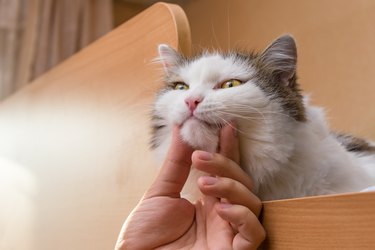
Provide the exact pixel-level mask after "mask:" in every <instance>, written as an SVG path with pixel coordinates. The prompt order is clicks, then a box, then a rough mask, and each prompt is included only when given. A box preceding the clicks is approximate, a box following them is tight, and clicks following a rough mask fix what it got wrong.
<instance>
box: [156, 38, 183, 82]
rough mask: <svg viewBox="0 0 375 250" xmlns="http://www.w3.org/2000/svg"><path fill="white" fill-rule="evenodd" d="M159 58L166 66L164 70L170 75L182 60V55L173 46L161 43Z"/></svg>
mask: <svg viewBox="0 0 375 250" xmlns="http://www.w3.org/2000/svg"><path fill="white" fill-rule="evenodd" d="M158 52H159V59H160V61H161V62H162V64H163V66H164V71H165V73H166V74H167V75H168V74H170V72H171V70H173V68H175V67H176V66H177V65H178V63H179V61H180V60H181V55H180V54H179V53H178V52H177V51H176V50H174V49H173V48H172V47H170V46H168V45H166V44H160V45H159V47H158Z"/></svg>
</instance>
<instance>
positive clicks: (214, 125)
mask: <svg viewBox="0 0 375 250" xmlns="http://www.w3.org/2000/svg"><path fill="white" fill-rule="evenodd" d="M187 122H198V123H200V124H203V125H205V126H206V127H208V128H210V129H217V128H220V125H219V124H213V123H209V122H207V121H204V120H201V119H199V118H197V117H195V116H190V117H188V118H186V119H185V121H183V122H182V125H184V124H185V123H187Z"/></svg>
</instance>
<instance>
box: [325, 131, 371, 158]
mask: <svg viewBox="0 0 375 250" xmlns="http://www.w3.org/2000/svg"><path fill="white" fill-rule="evenodd" d="M332 135H333V136H335V137H336V139H337V141H338V142H339V143H340V144H341V145H342V146H344V147H345V148H346V150H347V151H349V152H357V153H371V154H375V146H373V145H371V144H370V143H369V142H368V141H367V140H365V139H363V138H359V137H355V136H352V135H348V134H344V133H332Z"/></svg>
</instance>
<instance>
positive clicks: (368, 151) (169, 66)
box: [152, 35, 375, 200]
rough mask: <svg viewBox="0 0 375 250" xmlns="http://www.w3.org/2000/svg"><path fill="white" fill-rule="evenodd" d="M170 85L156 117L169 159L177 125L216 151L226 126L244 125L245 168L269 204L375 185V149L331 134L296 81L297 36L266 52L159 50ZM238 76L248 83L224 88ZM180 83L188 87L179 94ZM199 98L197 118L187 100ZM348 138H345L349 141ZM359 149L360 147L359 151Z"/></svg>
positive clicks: (161, 149)
mask: <svg viewBox="0 0 375 250" xmlns="http://www.w3.org/2000/svg"><path fill="white" fill-rule="evenodd" d="M159 54H160V59H161V61H162V63H163V65H164V69H165V75H166V77H165V82H166V87H165V88H164V89H163V90H161V92H160V93H159V95H158V97H157V100H156V103H155V107H154V112H153V118H152V126H153V139H152V145H153V148H154V149H155V150H156V151H157V154H158V155H159V157H161V158H164V156H165V154H166V151H167V149H168V147H169V145H170V141H171V133H172V127H173V125H174V124H178V125H181V126H182V129H181V134H182V137H183V139H184V140H185V141H186V142H187V143H189V144H190V145H192V146H193V147H194V148H196V149H202V150H207V151H210V152H214V151H215V150H216V148H217V144H218V132H219V129H220V127H222V126H223V125H225V124H227V123H228V122H230V121H232V120H234V121H235V122H236V124H237V126H238V136H239V140H240V154H241V167H242V168H243V169H244V170H245V171H246V172H247V173H248V174H249V175H250V176H251V178H252V179H253V181H254V184H255V185H254V187H255V188H254V192H255V193H256V194H257V195H258V196H259V197H260V198H261V199H262V200H271V199H283V198H292V197H302V196H310V195H321V194H332V193H342V192H352V191H360V190H362V189H364V188H366V187H368V186H371V185H374V183H375V154H374V152H375V146H374V145H373V144H371V142H367V141H365V140H362V141H360V140H359V141H357V143H362V146H363V147H362V148H357V150H353V145H352V146H351V149H352V150H350V147H348V145H350V143H352V144H353V143H354V144H355V143H356V140H357V139H356V138H352V139H350V137H345V136H342V135H341V136H340V135H337V134H333V133H331V132H330V130H329V128H328V126H327V123H326V120H325V117H324V112H323V110H322V109H321V108H318V107H313V106H311V105H310V104H309V103H308V100H307V98H304V97H303V96H302V94H301V92H300V90H299V85H298V83H297V77H296V62H297V52H296V45H295V41H294V39H293V38H292V37H291V36H289V35H285V36H282V37H280V38H278V39H277V40H275V41H274V42H273V43H272V44H271V45H270V46H269V47H268V48H267V49H266V50H265V51H264V52H262V53H260V54H256V53H238V52H233V53H227V54H222V53H217V52H216V53H208V52H206V53H203V54H202V55H199V56H197V57H194V58H186V57H184V56H183V55H181V54H179V53H177V52H176V51H175V50H173V49H172V48H170V47H168V46H167V45H160V46H159ZM230 79H238V80H241V81H242V82H243V84H241V85H239V86H236V87H232V88H227V89H220V88H218V86H219V84H220V83H223V82H224V81H227V80H230ZM178 82H183V83H186V85H188V86H189V89H188V90H175V89H174V86H175V85H176V83H178ZM189 98H190V100H191V99H193V100H197V102H196V103H197V106H196V109H195V110H194V113H193V116H191V112H190V110H189V107H188V104H187V101H186V100H188V99H189ZM345 139H346V141H345ZM354 148H355V147H354Z"/></svg>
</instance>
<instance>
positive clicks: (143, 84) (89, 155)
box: [0, 4, 190, 250]
mask: <svg viewBox="0 0 375 250" xmlns="http://www.w3.org/2000/svg"><path fill="white" fill-rule="evenodd" d="M160 43H168V44H170V45H171V46H173V47H175V48H178V49H180V50H181V51H183V52H184V53H187V54H188V53H189V50H190V30H189V25H188V22H187V19H186V16H185V14H184V12H183V11H182V10H181V9H180V8H179V7H178V6H175V5H167V4H156V5H154V6H153V7H151V8H149V9H147V10H146V11H144V12H143V13H141V14H140V15H138V16H136V17H135V18H133V19H131V20H130V21H128V22H127V23H125V24H124V25H122V26H120V27H119V28H117V29H116V30H114V31H113V32H110V33H109V34H108V35H106V36H105V37H103V38H102V39H100V40H98V41H97V42H95V43H94V44H92V45H91V46H89V47H88V48H86V49H84V50H82V51H81V52H79V53H78V54H77V55H75V56H73V57H72V58H70V59H68V60H66V61H65V62H63V63H62V64H60V65H59V66H58V67H56V68H54V69H53V70H51V71H50V72H48V73H46V74H45V75H43V76H42V77H40V78H39V79H37V80H36V81H35V82H33V83H32V84H30V85H29V86H27V87H25V88H24V89H22V90H21V91H19V92H18V93H16V94H15V95H13V96H11V97H10V98H9V99H7V100H5V101H4V102H3V103H1V105H0V138H1V140H0V207H1V209H0V249H25V250H34V249H35V250H44V249H45V250H49V249H64V250H65V249H112V248H113V247H114V244H115V241H116V238H117V234H118V232H119V229H120V227H121V225H122V223H123V221H124V219H125V218H126V217H127V215H128V213H129V211H130V210H131V209H132V208H133V207H134V206H135V205H136V203H137V201H138V200H139V199H140V197H141V196H142V194H143V192H144V190H145V188H146V187H147V186H148V185H149V183H150V182H151V180H152V178H153V176H154V174H155V172H156V169H157V166H155V160H154V157H153V155H152V154H151V153H150V150H148V140H149V136H148V132H149V128H148V126H149V122H148V116H149V111H150V107H151V103H152V101H153V97H154V93H155V91H156V89H157V88H158V87H159V86H160V81H159V79H160V76H161V70H159V69H158V68H159V66H158V65H156V64H155V63H152V59H153V58H155V57H156V55H157V45H158V44H160Z"/></svg>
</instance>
